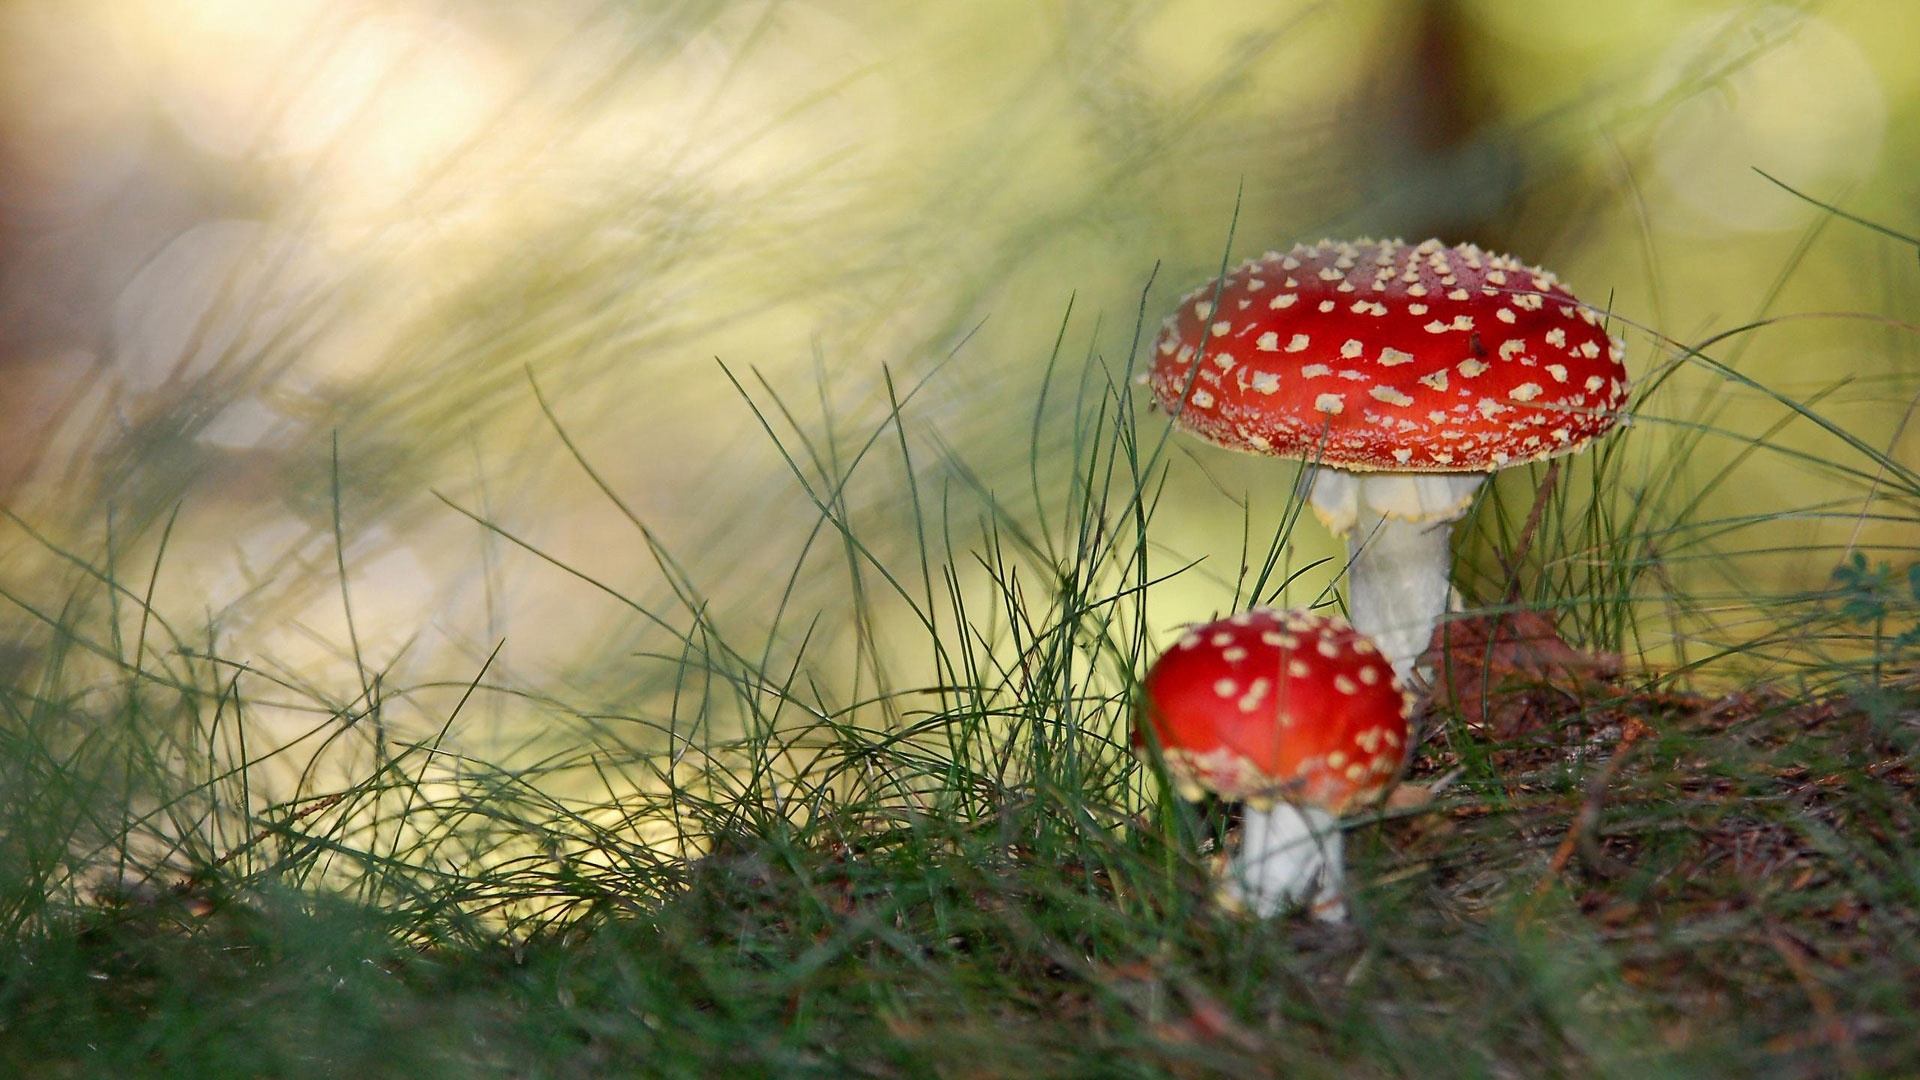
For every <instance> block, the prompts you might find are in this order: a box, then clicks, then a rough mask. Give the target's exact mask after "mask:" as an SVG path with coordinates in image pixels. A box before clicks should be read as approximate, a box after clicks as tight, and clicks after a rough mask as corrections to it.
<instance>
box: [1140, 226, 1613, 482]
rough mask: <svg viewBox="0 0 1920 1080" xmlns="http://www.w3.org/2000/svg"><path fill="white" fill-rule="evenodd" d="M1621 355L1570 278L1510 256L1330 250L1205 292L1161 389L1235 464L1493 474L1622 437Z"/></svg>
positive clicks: (1262, 265)
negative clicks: (1618, 433)
mask: <svg viewBox="0 0 1920 1080" xmlns="http://www.w3.org/2000/svg"><path fill="white" fill-rule="evenodd" d="M1216 292H1217V293H1218V298H1217V299H1216V296H1215V294H1216ZM1203 338H1204V344H1205V350H1204V352H1203V351H1202V341H1203ZM1620 349H1621V347H1620V344H1619V343H1618V342H1617V341H1614V340H1611V339H1609V338H1608V337H1607V333H1606V330H1605V329H1604V327H1603V326H1602V325H1601V320H1600V318H1599V316H1597V315H1595V314H1594V312H1593V309H1591V308H1589V307H1587V306H1586V305H1584V304H1582V303H1580V301H1578V300H1576V299H1574V296H1573V294H1572V293H1570V292H1568V291H1567V290H1566V288H1565V287H1564V286H1562V285H1561V284H1560V282H1559V281H1558V280H1557V279H1555V278H1554V276H1553V275H1552V274H1549V273H1547V272H1546V271H1544V270H1539V269H1535V268H1534V267H1530V266H1526V265H1524V264H1522V263H1520V262H1519V261H1518V260H1515V259H1513V258H1511V257H1509V256H1505V255H1493V254H1489V253H1487V252H1483V251H1481V250H1480V249H1479V248H1476V247H1473V246H1471V245H1467V246H1461V247H1448V246H1446V245H1443V244H1441V243H1440V242H1439V241H1438V240H1428V241H1426V242H1425V243H1422V244H1420V245H1419V246H1417V247H1416V246H1413V245H1409V244H1405V243H1402V242H1401V241H1398V240H1382V241H1372V240H1367V241H1361V242H1358V243H1351V244H1349V243H1333V242H1331V241H1327V240H1322V241H1321V242H1320V243H1318V244H1316V245H1314V246H1312V247H1307V246H1305V245H1299V246H1296V247H1295V248H1294V249H1293V250H1292V251H1290V252H1287V253H1286V254H1284V255H1283V254H1280V253H1278V252H1273V253H1269V254H1267V255H1264V256H1262V257H1261V258H1258V259H1255V260H1253V261H1251V262H1248V263H1246V264H1245V265H1243V266H1241V267H1240V268H1239V269H1237V270H1234V271H1233V272H1232V273H1230V274H1228V275H1227V276H1226V279H1225V282H1224V284H1221V283H1219V282H1215V283H1213V284H1209V285H1207V286H1205V287H1204V288H1201V289H1198V290H1196V291H1194V292H1192V293H1189V294H1188V295H1187V296H1186V297H1185V298H1184V299H1183V300H1181V302H1180V306H1179V308H1178V309H1177V310H1176V311H1175V312H1174V313H1173V315H1171V316H1169V317H1168V318H1167V320H1166V322H1165V323H1164V324H1163V325H1162V327H1161V330H1160V335H1159V337H1158V338H1157V339H1156V344H1155V349H1154V357H1153V368H1152V371H1151V372H1150V373H1149V381H1150V382H1151V384H1152V386H1153V392H1154V396H1155V397H1156V398H1157V399H1158V400H1159V402H1160V404H1162V405H1163V406H1165V407H1166V408H1167V409H1168V410H1169V411H1172V412H1174V415H1175V417H1176V418H1177V421H1178V422H1179V423H1180V424H1181V425H1182V426H1183V427H1186V428H1187V429H1188V430H1190V431H1192V432H1193V433H1194V434H1196V435H1198V436H1200V437H1201V438H1203V439H1206V440H1208V441H1209V442H1213V443H1217V444H1219V445H1221V446H1224V447H1227V448H1229V449H1233V450H1246V451H1251V452H1254V453H1264V454H1275V455H1280V456H1285V457H1299V458H1305V459H1308V460H1313V461H1318V462H1320V463H1322V464H1326V465H1331V466H1334V467H1336V468H1345V469H1354V470H1362V471H1364V470H1375V469H1378V470H1391V471H1396V472H1486V471H1490V470H1493V469H1498V468H1502V467H1504V466H1506V465H1509V464H1519V463H1522V462H1527V461H1534V460H1538V459H1541V458H1548V457H1553V456H1555V455H1557V454H1565V453H1571V452H1573V451H1575V450H1578V449H1580V448H1581V447H1583V446H1585V445H1586V444H1587V442H1588V441H1589V440H1591V439H1592V438H1593V437H1594V436H1596V435H1599V434H1600V433H1602V432H1604V431H1606V430H1607V429H1608V428H1610V427H1612V426H1613V423H1614V420H1615V418H1616V416H1617V415H1618V411H1619V409H1620V406H1621V404H1622V403H1623V402H1624V401H1625V400H1626V392H1627V372H1626V368H1625V367H1624V366H1623V365H1622V364H1621V362H1620ZM1196 367H1197V369H1198V370H1197V373H1196ZM1182 395H1185V397H1186V401H1185V403H1184V404H1182V402H1181V398H1182Z"/></svg>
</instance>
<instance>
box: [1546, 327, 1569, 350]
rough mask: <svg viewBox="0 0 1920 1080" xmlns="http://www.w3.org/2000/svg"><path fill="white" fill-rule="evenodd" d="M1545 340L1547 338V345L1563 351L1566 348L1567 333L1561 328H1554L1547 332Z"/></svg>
mask: <svg viewBox="0 0 1920 1080" xmlns="http://www.w3.org/2000/svg"><path fill="white" fill-rule="evenodd" d="M1546 338H1547V344H1549V345H1551V346H1553V347H1554V348H1556V349H1564V348H1566V347H1567V332H1566V330H1565V329H1563V328H1561V327H1558V326H1556V327H1554V328H1553V329H1551V330H1549V331H1547V333H1546Z"/></svg>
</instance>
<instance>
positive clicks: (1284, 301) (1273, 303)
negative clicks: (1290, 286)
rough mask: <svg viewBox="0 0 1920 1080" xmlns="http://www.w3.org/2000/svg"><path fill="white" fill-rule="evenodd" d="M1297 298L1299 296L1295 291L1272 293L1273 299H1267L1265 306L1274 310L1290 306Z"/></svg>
mask: <svg viewBox="0 0 1920 1080" xmlns="http://www.w3.org/2000/svg"><path fill="white" fill-rule="evenodd" d="M1299 299H1300V297H1299V296H1298V295H1297V294H1295V293H1290V292H1283V293H1277V294H1275V295H1274V298H1273V299H1271V300H1269V301H1267V306H1268V307H1270V308H1272V309H1274V310H1275V311H1278V310H1280V309H1281V308H1290V307H1292V306H1293V305H1294V302H1295V301H1297V300H1299Z"/></svg>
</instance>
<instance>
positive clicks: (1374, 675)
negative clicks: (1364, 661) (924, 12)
mask: <svg viewBox="0 0 1920 1080" xmlns="http://www.w3.org/2000/svg"><path fill="white" fill-rule="evenodd" d="M1358 674H1359V676H1360V681H1361V682H1362V683H1365V684H1366V685H1368V686H1372V685H1374V684H1375V683H1378V682H1379V681H1380V669H1379V668H1377V667H1374V666H1373V665H1372V664H1368V665H1367V666H1365V667H1363V668H1361V669H1360V670H1359V672H1358ZM1368 753H1372V751H1371V750H1369V751H1368Z"/></svg>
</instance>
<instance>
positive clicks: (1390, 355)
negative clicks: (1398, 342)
mask: <svg viewBox="0 0 1920 1080" xmlns="http://www.w3.org/2000/svg"><path fill="white" fill-rule="evenodd" d="M1411 363H1413V354H1412V353H1410V352H1401V351H1400V350H1399V349H1396V348H1394V347H1393V346H1391V345H1389V346H1387V347H1386V348H1384V349H1381V350H1380V366H1381V367H1394V366H1395V365H1398V364H1411Z"/></svg>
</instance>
